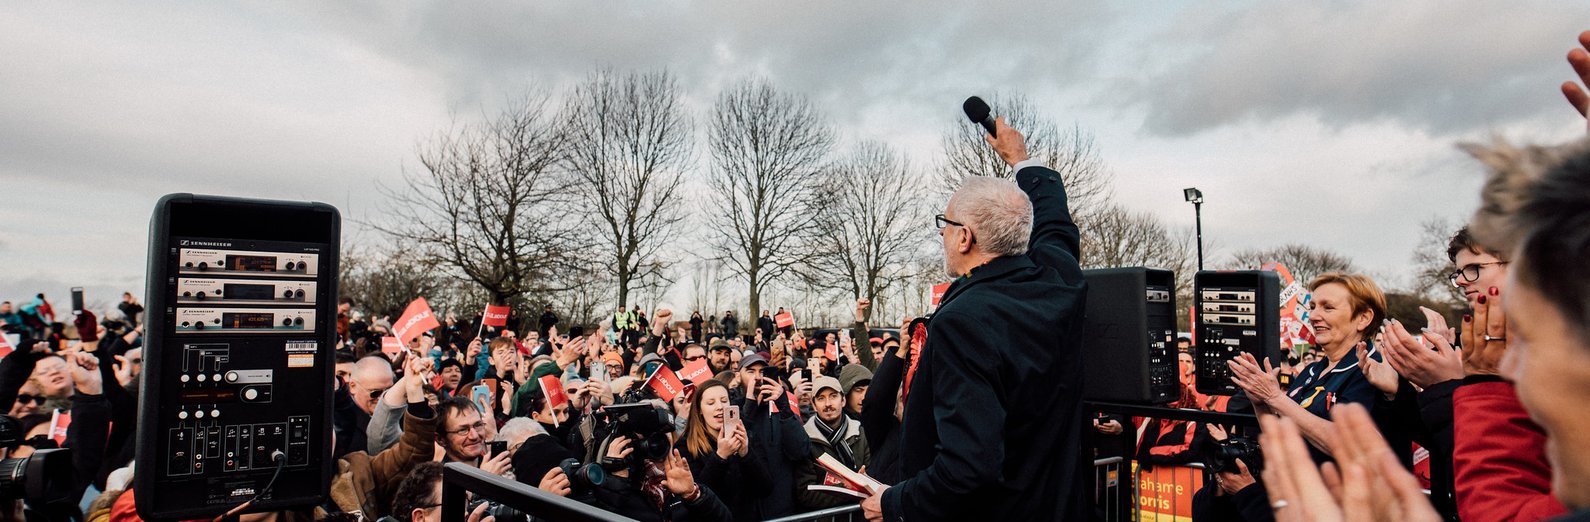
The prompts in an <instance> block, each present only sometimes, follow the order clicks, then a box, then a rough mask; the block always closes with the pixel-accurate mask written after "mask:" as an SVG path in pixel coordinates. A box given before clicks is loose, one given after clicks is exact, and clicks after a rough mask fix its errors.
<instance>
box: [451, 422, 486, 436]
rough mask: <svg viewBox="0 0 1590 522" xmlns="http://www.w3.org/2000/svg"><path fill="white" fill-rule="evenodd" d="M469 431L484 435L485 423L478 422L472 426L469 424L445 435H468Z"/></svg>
mask: <svg viewBox="0 0 1590 522" xmlns="http://www.w3.org/2000/svg"><path fill="white" fill-rule="evenodd" d="M471 431H473V432H475V433H479V434H481V435H485V434H486V421H480V422H477V423H474V424H470V425H468V426H464V427H462V428H458V429H456V430H451V431H448V432H447V434H448V435H468V434H469V432H471Z"/></svg>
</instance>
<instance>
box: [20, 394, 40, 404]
mask: <svg viewBox="0 0 1590 522" xmlns="http://www.w3.org/2000/svg"><path fill="white" fill-rule="evenodd" d="M27 403H38V404H44V396H43V395H28V394H26V393H19V394H17V404H27Z"/></svg>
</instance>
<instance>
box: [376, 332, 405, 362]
mask: <svg viewBox="0 0 1590 522" xmlns="http://www.w3.org/2000/svg"><path fill="white" fill-rule="evenodd" d="M402 351H403V342H402V341H399V340H398V338H396V337H392V336H383V337H381V353H384V354H386V358H388V359H391V360H394V361H396V360H397V356H398V353H401V352H402Z"/></svg>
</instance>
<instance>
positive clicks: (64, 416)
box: [50, 410, 72, 446]
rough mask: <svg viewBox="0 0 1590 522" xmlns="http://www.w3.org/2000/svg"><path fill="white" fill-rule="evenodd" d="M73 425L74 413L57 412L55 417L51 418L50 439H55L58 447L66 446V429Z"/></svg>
mask: <svg viewBox="0 0 1590 522" xmlns="http://www.w3.org/2000/svg"><path fill="white" fill-rule="evenodd" d="M71 425H72V412H69V411H63V410H55V415H53V416H51V417H50V438H52V439H55V444H56V445H57V446H62V445H65V444H66V428H68V427H70V426H71Z"/></svg>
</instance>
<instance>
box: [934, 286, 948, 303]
mask: <svg viewBox="0 0 1590 522" xmlns="http://www.w3.org/2000/svg"><path fill="white" fill-rule="evenodd" d="M949 289H950V284H949V283H939V284H936V285H933V306H938V305H939V301H940V300H942V299H944V292H948V291H949Z"/></svg>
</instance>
